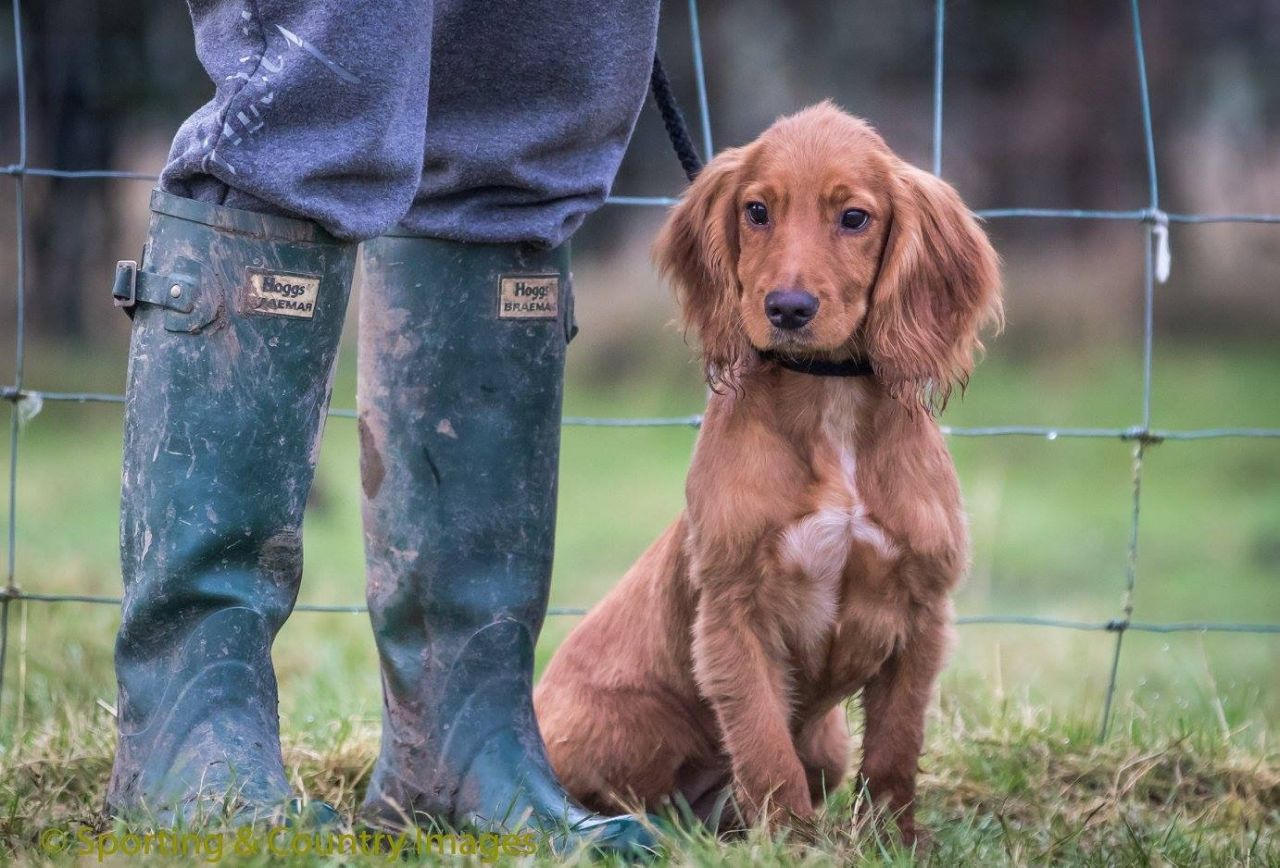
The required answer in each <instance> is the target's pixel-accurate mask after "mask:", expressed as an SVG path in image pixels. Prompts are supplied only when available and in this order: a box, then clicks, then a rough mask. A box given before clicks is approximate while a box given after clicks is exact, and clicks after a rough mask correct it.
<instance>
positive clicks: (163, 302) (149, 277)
mask: <svg viewBox="0 0 1280 868" xmlns="http://www.w3.org/2000/svg"><path fill="white" fill-rule="evenodd" d="M198 283H199V282H198V281H197V279H196V278H195V277H194V276H193V275H190V274H180V273H172V274H155V273H154V272H150V271H141V270H139V268H138V263H137V262H136V261H134V260H132V259H122V260H120V261H119V262H117V263H116V279H115V283H114V284H113V285H112V288H111V298H112V301H114V302H115V305H116V307H118V308H122V309H123V310H124V312H125V313H127V314H128V315H129V318H130V319H132V318H133V313H134V308H136V307H137V306H138V305H139V304H153V305H156V306H157V307H163V308H165V309H167V310H172V311H177V312H178V313H184V314H187V313H191V312H192V311H193V310H195V306H196V289H197V286H198Z"/></svg>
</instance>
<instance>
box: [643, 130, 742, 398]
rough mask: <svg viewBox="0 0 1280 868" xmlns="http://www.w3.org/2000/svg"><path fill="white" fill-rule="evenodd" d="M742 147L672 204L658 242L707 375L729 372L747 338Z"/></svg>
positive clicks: (715, 378) (723, 156)
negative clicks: (742, 315) (742, 300)
mask: <svg viewBox="0 0 1280 868" xmlns="http://www.w3.org/2000/svg"><path fill="white" fill-rule="evenodd" d="M742 162H743V149H742V148H731V149H729V150H726V151H723V152H721V153H720V154H719V155H718V156H716V158H715V159H714V160H712V161H711V162H710V163H708V164H707V165H706V166H705V167H704V168H703V170H702V171H701V172H699V173H698V177H697V178H696V179H695V180H694V182H693V184H692V185H690V187H689V189H688V190H686V191H685V194H684V196H683V197H682V198H681V199H680V201H679V202H678V203H677V204H676V206H675V207H674V208H673V209H672V210H671V214H670V215H669V216H668V217H667V222H666V224H665V225H664V226H663V227H662V231H661V232H659V233H658V240H657V242H656V243H655V244H654V259H655V261H656V262H657V264H658V269H659V270H660V271H661V272H662V273H663V275H665V276H666V277H667V279H668V280H670V281H671V284H672V286H673V287H674V289H675V291H676V299H677V300H678V301H679V303H680V308H681V315H682V318H683V320H684V325H685V327H686V328H691V329H693V330H694V331H696V332H697V334H698V339H699V341H700V343H701V344H702V358H703V364H704V365H705V366H706V371H707V380H708V382H710V383H712V384H713V385H715V384H716V383H717V382H719V381H723V380H724V379H725V378H726V377H728V376H730V374H731V372H732V370H733V369H734V367H735V365H736V363H737V361H738V360H739V359H740V358H741V356H742V353H743V352H744V351H745V349H746V346H747V343H746V338H745V336H744V335H743V332H742V328H741V326H740V324H739V322H738V299H739V297H740V296H741V293H742V286H741V284H740V283H739V281H738V270H737V268H738V214H737V209H736V207H735V196H734V193H735V190H736V187H737V183H738V174H739V171H740V170H741V168H742Z"/></svg>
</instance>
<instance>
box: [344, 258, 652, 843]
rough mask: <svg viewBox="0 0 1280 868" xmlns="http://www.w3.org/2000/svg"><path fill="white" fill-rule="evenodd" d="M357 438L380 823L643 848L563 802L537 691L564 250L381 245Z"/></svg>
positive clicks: (365, 301) (367, 299) (643, 839)
mask: <svg viewBox="0 0 1280 868" xmlns="http://www.w3.org/2000/svg"><path fill="white" fill-rule="evenodd" d="M363 257H364V272H363V274H364V282H363V290H362V292H363V297H362V301H361V309H360V383H359V404H360V423H359V424H360V444H361V478H362V481H363V486H364V495H365V497H364V523H365V553H366V561H367V565H368V600H369V611H370V616H371V618H372V621H373V630H374V635H375V637H376V639H377V644H378V652H379V655H380V657H381V661H382V685H383V700H384V701H383V723H382V750H381V754H380V756H379V757H378V762H377V765H376V766H375V767H374V770H373V777H372V781H371V783H370V786H369V791H368V795H367V797H366V799H365V803H364V814H365V817H366V819H368V820H369V821H370V822H372V823H374V824H375V825H380V826H390V827H399V826H403V825H406V824H407V823H411V822H412V823H416V824H418V825H428V826H429V825H431V824H433V823H447V824H453V825H454V826H459V827H470V828H477V829H482V830H486V831H498V830H502V831H508V832H511V831H515V830H517V829H520V828H526V829H532V830H536V831H538V832H540V833H542V834H543V835H546V836H547V837H549V838H550V841H551V843H552V845H553V846H554V847H555V848H556V849H557V850H559V851H562V852H563V851H564V850H566V849H570V848H574V847H577V846H579V845H581V844H584V843H589V844H590V845H591V846H595V847H600V848H606V849H620V850H624V851H632V852H635V853H637V854H639V853H641V852H642V851H643V850H644V848H646V847H648V846H650V845H651V839H650V836H649V833H648V831H647V829H646V828H645V826H644V825H642V824H641V823H640V822H639V821H638V820H637V819H636V818H634V817H601V816H598V815H594V814H591V813H589V812H587V811H586V810H585V809H583V808H581V807H580V806H578V805H576V804H574V803H573V802H572V801H571V800H569V798H568V797H567V796H566V794H565V792H564V790H563V789H562V788H561V786H560V783H559V781H557V780H556V777H555V774H554V772H553V771H552V769H551V766H550V763H549V761H548V759H547V754H546V749H545V747H544V745H543V743H542V736H541V735H540V734H539V732H538V724H537V721H536V719H535V718H534V712H533V701H532V681H533V654H534V644H535V642H536V641H537V638H538V633H539V631H540V630H541V628H542V621H543V618H544V616H545V615H546V610H547V597H548V593H549V590H550V584H551V556H552V548H553V543H554V535H555V512H556V476H557V468H558V463H559V452H560V408H561V396H562V393H563V384H564V358H565V347H566V345H567V344H568V341H569V338H570V337H571V329H572V328H573V325H572V324H573V311H572V295H571V291H570V286H569V276H568V250H567V248H566V247H562V248H559V249H556V250H540V249H535V248H533V247H529V246H524V245H514V244H501V245H500V244H464V243H459V242H451V241H438V240H433V239H424V238H406V237H387V236H384V237H381V238H377V239H375V240H373V241H371V242H366V243H365V245H364V250H363Z"/></svg>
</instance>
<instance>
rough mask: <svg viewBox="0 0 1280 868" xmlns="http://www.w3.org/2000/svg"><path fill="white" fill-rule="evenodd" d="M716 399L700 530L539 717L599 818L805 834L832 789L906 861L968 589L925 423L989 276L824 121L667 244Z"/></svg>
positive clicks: (648, 571) (655, 549) (710, 409)
mask: <svg viewBox="0 0 1280 868" xmlns="http://www.w3.org/2000/svg"><path fill="white" fill-rule="evenodd" d="M656 257H657V261H658V264H659V266H660V267H661V269H662V271H663V272H664V273H665V274H666V275H667V276H668V277H669V278H670V280H671V282H672V283H673V284H674V285H675V288H676V290H677V294H678V298H679V301H680V304H681V307H682V310H683V315H684V318H685V320H686V322H687V324H688V326H689V327H690V328H691V329H693V330H694V331H696V333H697V336H698V338H699V339H700V342H701V346H702V352H703V357H704V360H705V363H706V370H707V374H708V377H709V379H710V380H711V382H712V384H713V386H714V387H715V389H714V392H713V395H712V397H711V399H710V402H709V404H708V406H707V410H706V416H705V421H704V423H703V426H702V431H701V434H700V436H699V439H698V443H697V447H696V450H695V452H694V457H693V465H692V468H691V470H690V472H689V477H688V484H687V508H686V510H685V511H684V513H683V514H682V515H681V516H680V517H679V518H678V519H676V521H675V523H674V524H673V525H671V526H670V527H669V528H668V529H667V531H666V532H665V533H664V534H663V535H662V536H661V538H659V539H658V540H657V542H655V543H654V544H653V545H652V546H651V547H650V548H649V550H648V551H646V552H645V553H644V555H642V556H641V558H640V560H639V561H638V562H637V563H636V564H635V565H634V566H633V567H632V568H631V570H630V571H629V572H628V573H627V574H626V575H625V576H624V577H623V579H622V581H621V582H620V583H619V584H618V586H617V587H616V588H615V589H614V590H613V591H612V593H610V594H609V595H608V597H606V598H605V600H604V601H603V602H601V603H600V604H599V605H598V606H597V607H595V608H594V609H593V610H592V611H591V612H590V614H588V615H587V617H586V618H585V619H584V620H583V621H582V622H581V623H580V624H579V625H578V626H577V627H576V629H574V630H573V632H572V633H571V635H570V636H569V637H568V639H567V640H566V641H565V643H564V644H563V645H562V646H561V647H560V649H559V651H558V652H557V653H556V655H555V657H554V659H553V660H552V661H551V664H550V666H549V667H548V669H547V671H546V674H545V675H544V676H543V678H542V681H541V684H540V685H539V687H538V690H537V694H536V706H537V712H538V717H539V720H540V722H541V727H542V732H543V734H544V736H545V738H546V741H547V745H548V747H549V749H550V754H551V759H552V762H553V764H554V766H555V769H556V771H557V772H558V773H559V775H560V777H561V779H562V780H563V782H564V784H565V785H566V786H567V788H568V789H569V791H570V792H571V793H572V794H573V795H574V796H576V797H577V798H578V799H579V800H581V801H582V802H583V803H584V804H586V805H587V806H589V807H591V808H594V809H596V810H600V811H611V810H615V809H617V808H619V807H623V806H632V805H635V804H636V803H640V804H643V805H644V806H646V807H647V808H649V809H654V808H657V807H659V806H661V805H662V804H664V803H665V802H666V801H667V800H669V799H672V798H674V797H677V796H679V797H681V798H683V800H685V801H686V802H687V803H688V804H689V805H690V806H691V807H692V808H693V809H694V811H695V812H697V813H699V814H700V815H703V816H705V815H708V814H710V813H711V811H712V806H713V804H715V803H716V800H717V799H718V798H719V797H720V796H721V794H722V793H725V792H729V793H731V794H732V795H733V796H735V797H736V798H735V800H734V803H733V804H735V805H736V806H737V808H738V810H739V811H740V812H741V815H742V816H741V819H744V820H746V821H748V822H754V821H756V820H758V819H764V820H767V821H787V820H793V819H794V820H804V819H806V818H809V817H811V816H812V815H813V813H814V809H815V805H817V804H819V803H820V801H821V799H822V798H823V797H824V794H825V793H826V792H828V791H830V790H832V789H833V788H834V787H836V785H837V784H839V783H840V781H841V780H842V779H843V778H844V777H845V775H846V771H847V766H848V763H849V734H848V730H847V728H846V719H845V710H844V707H843V704H842V703H843V701H844V700H845V699H847V698H849V697H851V696H853V695H854V694H856V693H858V692H859V691H861V695H862V706H863V708H864V710H865V714H866V725H865V728H864V735H863V739H862V765H861V772H860V774H861V779H860V780H861V783H863V784H865V786H866V788H867V791H868V792H869V794H870V796H871V800H872V802H873V803H874V804H877V805H883V806H886V807H887V808H888V809H889V810H890V811H892V812H893V813H894V814H895V815H896V818H897V823H898V827H899V829H900V831H901V833H902V835H903V837H904V838H905V839H906V840H907V841H908V842H910V841H914V840H915V836H916V829H915V824H914V819H913V811H912V807H913V802H914V799H915V779H916V771H917V761H918V759H919V756H920V752H921V747H922V741H923V735H924V718H925V707H926V704H927V703H928V700H929V697H930V694H931V692H932V689H933V685H934V681H935V679H936V678H937V675H938V672H939V669H940V668H941V667H942V665H943V662H944V657H945V655H946V653H947V648H948V645H949V641H950V634H951V622H952V617H953V616H952V606H951V602H950V593H951V591H952V589H953V588H955V587H956V585H957V583H958V582H959V581H960V580H961V578H962V576H963V574H964V572H965V569H966V564H967V557H968V555H967V545H968V543H967V538H966V529H965V524H966V522H965V515H964V511H963V506H962V504H961V499H960V491H959V487H958V485H957V482H956V475H955V470H954V468H953V466H952V462H951V459H950V456H949V455H948V453H947V449H946V446H945V445H944V443H943V438H942V434H941V432H940V431H939V430H938V426H937V425H936V424H935V422H934V420H933V417H932V410H934V409H936V408H938V407H940V406H941V405H942V404H944V403H945V402H946V399H947V396H948V395H949V394H950V392H951V390H952V389H953V388H954V387H955V386H957V385H963V384H964V383H965V381H966V378H967V377H968V375H969V372H970V370H971V369H972V366H973V362H974V355H975V352H977V351H978V350H980V349H981V343H980V342H979V330H980V329H981V328H982V327H983V326H984V325H986V324H988V323H994V324H999V322H1000V320H1001V303H1000V297H999V268H998V259H997V256H996V254H995V252H994V251H993V249H992V247H991V245H990V243H989V242H988V240H987V238H986V235H985V234H984V233H983V231H982V229H981V228H980V227H979V225H978V222H977V221H976V220H975V218H974V217H973V215H972V214H971V213H970V212H969V211H968V209H966V208H965V206H964V204H963V203H962V202H961V201H960V198H959V196H957V195H956V192H955V190H953V189H952V188H951V187H950V186H949V185H947V184H946V183H944V182H943V181H941V180H939V179H938V178H936V177H934V176H933V175H931V174H928V173H926V172H923V171H921V170H919V169H917V168H914V167H913V166H910V165H908V164H907V163H905V162H903V161H902V160H901V159H899V158H898V157H897V156H896V155H894V153H893V152H892V151H890V150H889V148H888V147H887V146H886V145H885V143H884V141H883V140H882V139H881V138H880V136H879V135H878V134H877V133H876V132H875V131H874V130H873V129H872V128H871V127H870V126H868V125H867V124H866V123H864V122H863V121H861V120H859V119H857V118H854V117H851V116H850V115H848V114H845V113H844V112H842V111H840V110H839V109H837V108H836V107H835V106H834V105H832V104H830V103H823V104H821V105H818V106H815V107H812V108H809V109H806V110H804V111H802V112H799V113H798V114H795V115H792V116H790V117H786V118H783V119H782V120H779V121H778V122H777V123H776V124H774V125H773V126H772V127H771V128H770V129H769V130H768V131H766V132H765V133H764V134H763V135H762V136H761V137H760V138H759V139H757V140H756V141H755V142H753V143H751V144H749V145H747V146H745V147H742V148H735V149H732V150H728V151H725V152H724V153H722V154H720V155H719V156H717V157H716V158H715V159H714V160H713V161H712V162H711V163H710V164H708V165H707V167H706V168H705V169H704V170H703V171H702V173H701V174H700V175H699V176H698V178H697V180H696V181H695V182H694V183H693V185H692V186H691V187H690V188H689V190H688V192H687V193H686V194H685V196H684V198H683V199H682V200H681V201H680V203H679V204H678V205H677V206H676V207H675V208H674V210H673V211H672V213H671V215H670V218H669V219H668V220H667V223H666V225H665V227H664V228H663V230H662V232H661V235H660V237H659V239H658V242H657V246H656Z"/></svg>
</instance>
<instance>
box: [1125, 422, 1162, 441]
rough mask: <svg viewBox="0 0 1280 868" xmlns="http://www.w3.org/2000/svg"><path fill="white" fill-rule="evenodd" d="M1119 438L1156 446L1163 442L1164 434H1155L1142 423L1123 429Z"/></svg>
mask: <svg viewBox="0 0 1280 868" xmlns="http://www.w3.org/2000/svg"><path fill="white" fill-rule="evenodd" d="M1120 439H1121V440H1123V441H1125V442H1126V443H1141V444H1142V445H1143V446H1156V445H1158V444H1160V443H1163V442H1164V435H1162V434H1157V433H1155V432H1154V431H1152V430H1151V429H1150V428H1147V427H1145V426H1143V425H1134V426H1133V427H1132V428H1127V429H1125V431H1124V433H1122V434H1121V435H1120Z"/></svg>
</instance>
